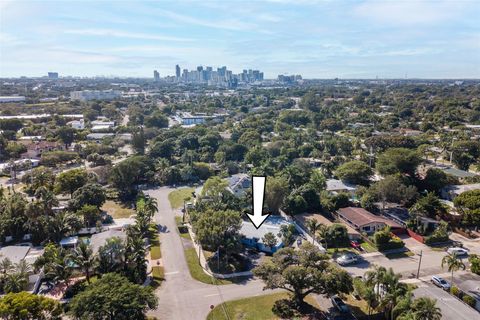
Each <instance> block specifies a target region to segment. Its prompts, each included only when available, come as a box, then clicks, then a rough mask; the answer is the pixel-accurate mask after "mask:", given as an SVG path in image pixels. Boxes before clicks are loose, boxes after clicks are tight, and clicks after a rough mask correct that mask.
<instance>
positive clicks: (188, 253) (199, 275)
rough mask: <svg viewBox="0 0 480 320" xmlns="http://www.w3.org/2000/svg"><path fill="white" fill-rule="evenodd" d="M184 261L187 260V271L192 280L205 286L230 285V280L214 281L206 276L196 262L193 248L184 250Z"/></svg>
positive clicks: (195, 253)
mask: <svg viewBox="0 0 480 320" xmlns="http://www.w3.org/2000/svg"><path fill="white" fill-rule="evenodd" d="M185 259H187V264H188V269H189V270H190V275H191V276H192V278H193V279H195V280H197V281H200V282H203V283H207V284H231V283H233V282H232V281H230V280H222V279H216V278H214V277H211V276H209V275H208V274H206V273H205V272H204V271H203V269H202V267H201V266H200V264H199V262H198V256H197V252H196V251H195V248H188V249H185Z"/></svg>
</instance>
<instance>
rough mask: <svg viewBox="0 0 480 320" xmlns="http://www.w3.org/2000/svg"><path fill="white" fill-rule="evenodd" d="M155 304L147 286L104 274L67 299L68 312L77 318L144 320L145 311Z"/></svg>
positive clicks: (152, 294)
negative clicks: (69, 300)
mask: <svg viewBox="0 0 480 320" xmlns="http://www.w3.org/2000/svg"><path fill="white" fill-rule="evenodd" d="M157 303H158V302H157V298H156V297H155V294H154V292H153V290H152V289H151V288H150V287H143V286H141V285H137V284H133V283H131V282H130V281H128V279H127V278H125V277H123V276H121V275H119V274H116V273H108V274H105V275H103V276H102V277H101V278H100V279H99V280H97V281H96V282H94V283H92V284H91V285H89V286H88V287H87V288H86V289H85V291H83V292H81V293H79V294H77V295H76V296H75V297H74V298H73V299H72V300H71V302H70V304H69V308H70V311H69V313H70V314H71V315H72V316H73V317H75V318H79V319H119V320H129V319H145V318H146V317H145V313H146V312H147V311H148V310H151V309H155V308H156V306H157Z"/></svg>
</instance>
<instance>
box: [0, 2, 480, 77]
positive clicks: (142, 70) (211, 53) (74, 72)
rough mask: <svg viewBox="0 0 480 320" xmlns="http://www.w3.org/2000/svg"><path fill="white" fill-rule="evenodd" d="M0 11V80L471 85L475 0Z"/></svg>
mask: <svg viewBox="0 0 480 320" xmlns="http://www.w3.org/2000/svg"><path fill="white" fill-rule="evenodd" d="M237 3H238V2H234V1H230V2H228V3H225V2H215V1H206V2H197V1H180V2H170V1H165V2H161V3H158V2H149V1H140V2H135V3H132V2H127V1H114V2H111V1H102V2H76V1H74V2H68V3H66V2H55V1H50V2H41V3H40V2H33V1H7V0H2V2H0V18H1V19H0V20H1V22H0V30H1V31H0V77H18V76H43V75H46V73H47V72H48V71H55V72H58V73H59V74H60V76H89V77H92V76H101V75H103V76H120V77H144V78H151V77H152V72H153V70H157V71H158V72H159V73H160V75H162V77H163V76H166V75H172V76H175V75H176V72H175V69H174V68H172V65H173V66H175V65H176V64H178V65H180V66H182V70H183V69H184V68H186V69H195V68H196V66H198V65H199V64H202V65H215V66H223V65H226V66H229V67H230V68H231V69H232V70H236V72H237V71H241V70H243V69H245V68H247V69H257V70H262V71H264V73H265V78H267V79H272V78H276V77H277V75H279V74H302V76H303V77H304V78H319V79H322V78H336V77H338V78H375V77H379V78H405V76H407V77H408V78H480V26H479V25H478V22H477V20H476V19H477V17H478V16H479V15H480V3H478V2H475V1H461V2H458V1H456V2H455V1H404V2H379V1H369V0H367V1H349V2H337V1H334V2H333V1H288V0H270V1H253V2H242V5H237Z"/></svg>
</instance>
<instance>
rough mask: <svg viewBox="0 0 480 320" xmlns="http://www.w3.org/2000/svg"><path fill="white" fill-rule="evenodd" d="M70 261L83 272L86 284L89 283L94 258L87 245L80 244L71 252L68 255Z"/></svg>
mask: <svg viewBox="0 0 480 320" xmlns="http://www.w3.org/2000/svg"><path fill="white" fill-rule="evenodd" d="M70 257H71V259H72V261H73V262H74V263H75V264H76V265H77V266H78V267H79V268H80V269H82V270H83V272H84V273H85V277H86V278H87V282H88V283H90V274H91V272H92V270H93V269H94V268H95V265H96V262H97V261H96V257H95V255H94V254H93V251H92V248H90V246H89V245H87V244H86V243H85V242H83V241H82V242H80V244H79V245H78V246H77V247H76V248H75V249H74V250H73V252H72V254H71V255H70Z"/></svg>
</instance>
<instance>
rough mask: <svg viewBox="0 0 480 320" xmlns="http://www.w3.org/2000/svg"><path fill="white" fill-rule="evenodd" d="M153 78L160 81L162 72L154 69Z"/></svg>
mask: <svg viewBox="0 0 480 320" xmlns="http://www.w3.org/2000/svg"><path fill="white" fill-rule="evenodd" d="M153 80H155V81H160V73H158V71H157V70H153Z"/></svg>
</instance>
